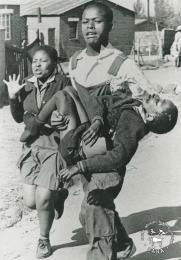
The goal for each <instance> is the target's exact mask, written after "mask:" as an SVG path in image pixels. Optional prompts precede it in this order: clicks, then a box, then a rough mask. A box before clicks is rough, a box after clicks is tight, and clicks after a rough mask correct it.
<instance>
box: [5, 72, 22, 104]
mask: <svg viewBox="0 0 181 260" xmlns="http://www.w3.org/2000/svg"><path fill="white" fill-rule="evenodd" d="M19 80H20V75H18V76H17V78H16V75H15V74H13V76H12V77H11V76H9V81H6V80H5V79H4V80H3V82H4V83H5V84H6V86H7V88H8V94H9V98H10V99H15V98H16V97H17V94H18V92H19V91H20V90H21V89H22V88H23V87H24V86H25V85H26V83H24V84H22V85H20V84H19Z"/></svg>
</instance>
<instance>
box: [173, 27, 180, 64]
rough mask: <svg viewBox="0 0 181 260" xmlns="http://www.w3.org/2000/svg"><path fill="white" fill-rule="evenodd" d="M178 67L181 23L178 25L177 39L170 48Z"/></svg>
mask: <svg viewBox="0 0 181 260" xmlns="http://www.w3.org/2000/svg"><path fill="white" fill-rule="evenodd" d="M170 53H171V56H172V57H173V60H174V63H175V66H176V67H180V65H181V64H180V63H181V62H180V53H181V25H179V26H177V28H176V33H175V39H174V42H173V44H172V46H171V49H170Z"/></svg>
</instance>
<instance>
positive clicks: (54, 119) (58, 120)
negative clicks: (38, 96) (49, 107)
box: [50, 110, 69, 131]
mask: <svg viewBox="0 0 181 260" xmlns="http://www.w3.org/2000/svg"><path fill="white" fill-rule="evenodd" d="M50 121H51V126H52V127H54V128H56V129H57V130H59V131H63V130H66V129H67V127H68V123H69V119H68V118H67V117H66V116H63V115H60V113H59V112H58V111H57V110H55V111H53V113H52V115H51V119H50Z"/></svg>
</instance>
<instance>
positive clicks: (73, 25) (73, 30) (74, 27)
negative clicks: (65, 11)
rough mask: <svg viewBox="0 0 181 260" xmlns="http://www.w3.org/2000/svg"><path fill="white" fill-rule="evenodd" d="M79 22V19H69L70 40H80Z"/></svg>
mask: <svg viewBox="0 0 181 260" xmlns="http://www.w3.org/2000/svg"><path fill="white" fill-rule="evenodd" d="M78 22H79V18H68V23H69V39H70V40H73V39H78Z"/></svg>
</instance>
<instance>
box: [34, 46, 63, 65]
mask: <svg viewBox="0 0 181 260" xmlns="http://www.w3.org/2000/svg"><path fill="white" fill-rule="evenodd" d="M38 51H44V52H46V53H47V55H48V56H49V57H50V59H51V61H52V62H53V63H56V64H57V62H58V53H57V51H56V50H55V48H53V47H51V46H49V45H42V46H39V47H38V48H37V49H36V50H35V52H34V54H35V53H36V52H38Z"/></svg>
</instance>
